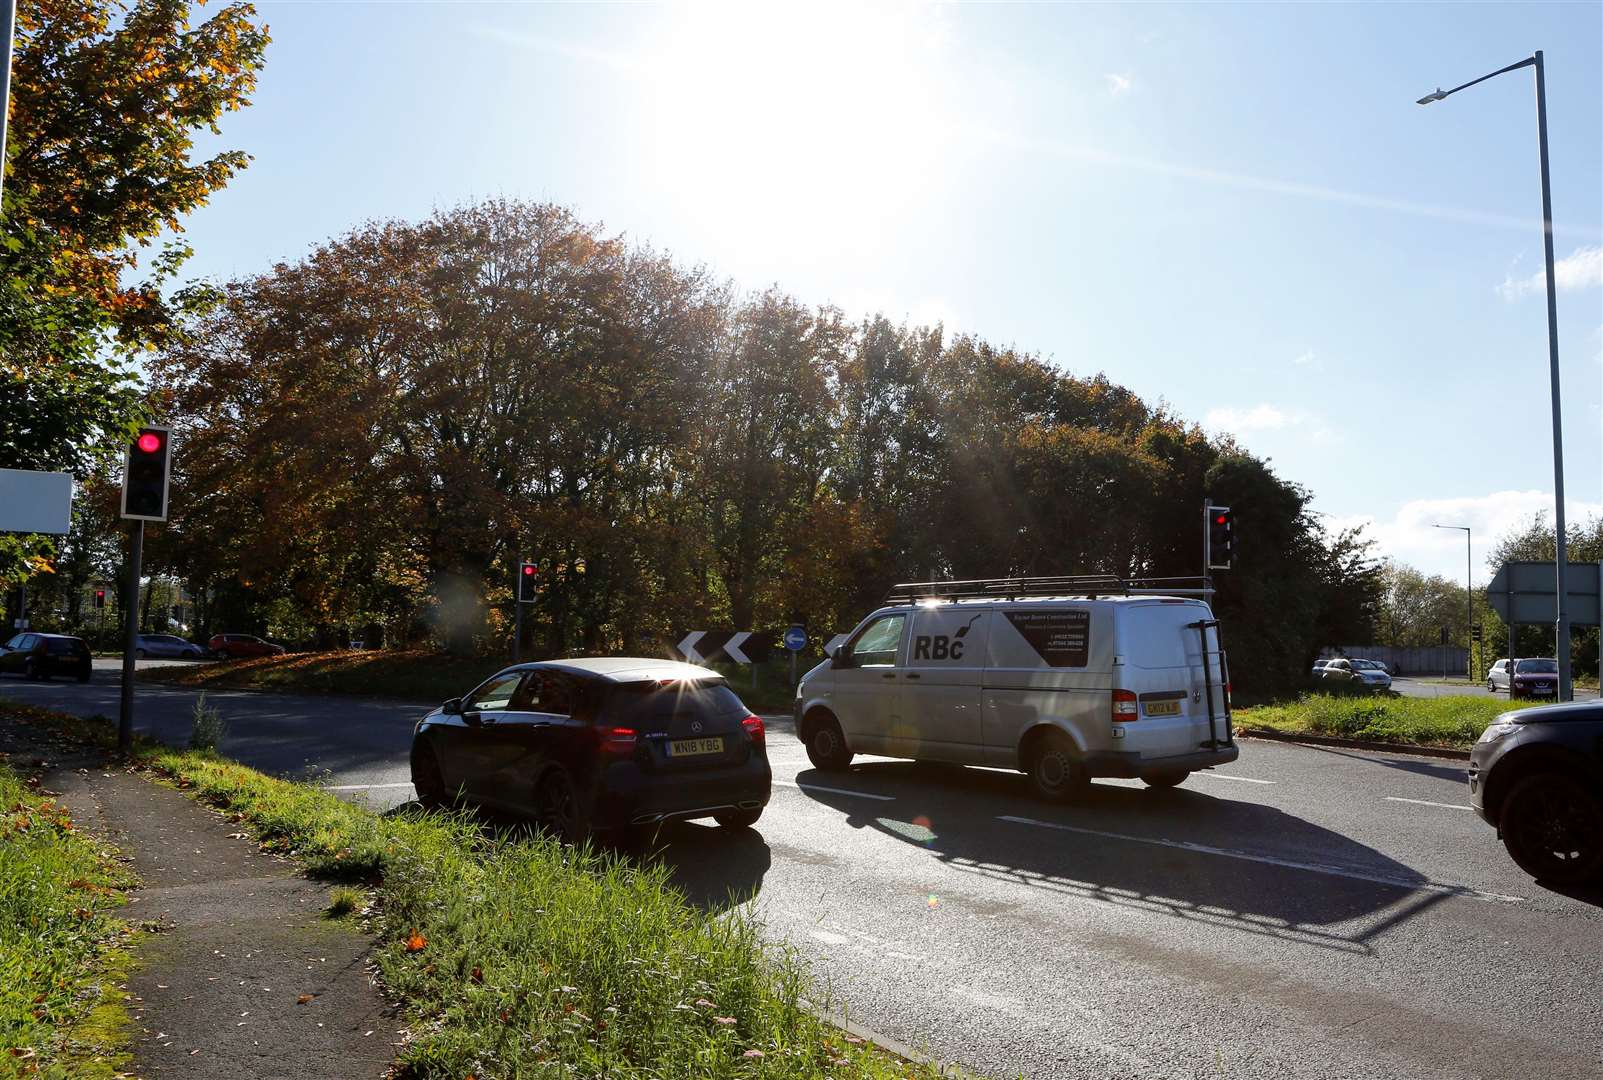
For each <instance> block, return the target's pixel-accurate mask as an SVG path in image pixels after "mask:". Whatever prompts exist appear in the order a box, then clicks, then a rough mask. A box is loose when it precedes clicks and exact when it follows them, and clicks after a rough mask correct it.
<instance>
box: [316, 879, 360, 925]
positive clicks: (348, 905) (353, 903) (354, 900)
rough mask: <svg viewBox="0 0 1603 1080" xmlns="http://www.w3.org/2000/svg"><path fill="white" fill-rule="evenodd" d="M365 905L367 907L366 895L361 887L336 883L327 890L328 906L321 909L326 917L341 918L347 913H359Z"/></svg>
mask: <svg viewBox="0 0 1603 1080" xmlns="http://www.w3.org/2000/svg"><path fill="white" fill-rule="evenodd" d="M365 907H367V896H366V894H364V893H363V892H362V890H361V889H353V888H351V887H350V886H349V885H338V886H335V887H334V888H333V889H331V890H330V891H329V894H328V907H326V908H324V909H323V916H324V918H328V919H343V918H345V917H346V916H348V915H355V914H357V913H359V912H360V911H362V909H364V908H365Z"/></svg>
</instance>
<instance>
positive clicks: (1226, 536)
mask: <svg viewBox="0 0 1603 1080" xmlns="http://www.w3.org/2000/svg"><path fill="white" fill-rule="evenodd" d="M1235 521H1236V519H1235V518H1234V516H1232V515H1231V513H1230V507H1228V506H1210V507H1208V569H1209V570H1228V569H1230V564H1231V562H1232V561H1233V560H1234V559H1235V557H1236V524H1235Z"/></svg>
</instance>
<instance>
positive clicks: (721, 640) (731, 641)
mask: <svg viewBox="0 0 1603 1080" xmlns="http://www.w3.org/2000/svg"><path fill="white" fill-rule="evenodd" d="M773 647H774V636H773V635H772V634H758V633H753V632H752V631H750V630H692V631H690V632H689V633H688V634H686V635H685V636H684V637H683V638H681V639H680V641H679V644H678V645H677V646H676V648H677V649H678V650H679V652H680V654H681V655H683V656H684V658H685V659H686V660H687V661H689V662H690V663H692V664H705V663H707V662H708V661H709V660H715V659H717V658H718V655H719V654H720V653H722V654H723V655H724V657H725V658H726V659H729V660H733V661H734V662H735V663H737V664H749V663H751V662H752V661H754V660H766V659H768V654H769V652H770V651H771V650H772V649H773Z"/></svg>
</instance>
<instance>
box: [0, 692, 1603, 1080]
mask: <svg viewBox="0 0 1603 1080" xmlns="http://www.w3.org/2000/svg"><path fill="white" fill-rule="evenodd" d="M0 693H4V694H6V695H8V696H11V697H14V698H17V699H21V700H27V701H33V702H36V703H39V704H48V705H52V706H55V707H59V708H65V709H70V710H73V711H76V712H79V713H83V714H90V713H95V712H102V713H106V714H108V715H109V714H113V713H114V711H115V705H116V686H115V685H114V684H112V683H109V682H107V683H98V682H95V683H90V684H88V685H87V686H79V685H77V684H67V683H50V684H30V683H23V682H20V681H17V682H14V681H11V680H6V681H5V682H4V683H3V684H0ZM139 694H140V701H139V723H138V725H137V726H138V727H139V728H140V729H141V730H147V731H154V732H155V733H156V734H158V735H160V736H161V737H163V738H167V739H172V740H174V741H178V740H181V738H182V737H183V735H184V733H185V732H186V731H187V723H188V721H187V711H188V708H189V706H190V704H191V703H192V701H193V697H194V694H193V692H190V691H185V690H178V689H171V688H165V687H156V686H141V687H140V691H139ZM209 698H210V699H211V700H212V701H213V702H215V703H216V704H217V705H218V706H219V707H220V708H221V709H222V710H223V714H224V716H225V717H226V718H227V719H228V720H229V722H230V725H231V728H230V733H229V736H228V738H227V739H226V740H225V741H224V743H223V747H222V749H223V750H224V752H226V753H228V754H230V755H231V756H234V757H237V758H239V759H241V760H243V761H246V762H248V763H250V764H253V765H256V766H258V767H261V768H264V769H268V770H270V771H274V772H278V773H283V774H288V775H303V776H304V775H307V773H308V771H310V772H311V773H313V774H315V776H316V778H317V779H318V781H319V782H321V783H323V784H324V785H325V786H327V787H330V788H332V789H334V790H337V791H339V792H341V793H342V794H345V795H348V796H351V797H365V798H368V799H370V800H371V801H372V802H373V803H374V804H375V805H378V806H386V805H392V804H395V803H399V802H402V801H405V800H406V799H408V798H410V796H411V788H410V785H409V784H408V783H407V779H406V766H405V755H406V748H407V745H408V740H409V737H410V729H411V726H412V721H413V720H414V719H415V718H416V717H417V716H419V715H421V714H422V712H423V711H424V710H423V708H422V707H420V706H416V705H394V704H384V703H376V702H355V701H344V700H337V699H328V698H313V697H292V696H288V695H268V694H252V693H243V692H233V693H230V692H214V693H212V694H210V695H209ZM770 730H771V735H770V740H769V746H770V757H771V759H772V761H773V765H774V775H775V788H774V796H773V801H772V803H771V804H770V806H769V809H768V811H767V813H766V814H765V815H764V816H763V819H762V821H761V822H760V823H759V825H758V828H757V830H756V831H755V832H742V833H734V834H730V833H724V832H722V831H721V830H718V829H716V828H711V827H707V826H702V825H699V824H689V825H680V826H676V827H674V828H673V829H672V830H670V831H669V833H668V837H667V838H668V840H669V843H668V845H667V847H666V848H665V850H664V851H663V853H662V855H661V856H660V857H662V858H664V859H665V860H667V861H668V862H669V863H670V865H671V866H672V869H673V872H674V875H675V879H676V880H677V881H678V882H679V883H680V885H681V886H682V887H683V888H684V889H685V890H686V892H687V893H688V894H689V895H690V896H691V897H692V898H693V899H695V900H696V901H697V902H699V903H702V904H706V905H711V906H720V905H722V904H723V903H727V902H728V897H730V896H731V895H734V896H737V897H746V896H754V897H755V900H754V903H755V905H756V907H757V909H758V911H759V912H760V914H761V916H762V918H763V919H764V920H765V922H766V925H767V927H768V931H769V933H770V935H771V936H772V937H773V938H775V939H776V940H783V941H786V942H788V943H790V944H791V945H792V946H794V947H795V948H796V949H797V950H798V952H799V954H800V955H801V956H802V957H803V958H804V959H805V960H807V961H808V962H809V963H811V964H812V966H813V967H814V969H815V972H816V975H817V978H818V980H819V982H820V983H821V984H822V985H825V986H828V987H830V988H832V990H833V991H834V992H835V993H836V994H838V995H841V996H842V997H843V998H844V999H845V1000H846V1001H848V1002H849V1003H850V1012H851V1016H852V1018H853V1019H854V1020H857V1021H858V1022H860V1023H862V1024H865V1025H867V1026H868V1027H870V1028H872V1029H875V1030H877V1031H879V1032H882V1033H883V1034H885V1035H888V1036H890V1037H892V1038H894V1039H898V1040H900V1041H902V1042H904V1043H907V1044H910V1045H913V1046H917V1047H923V1048H926V1049H927V1050H928V1051H929V1052H931V1053H932V1054H934V1055H935V1056H937V1057H939V1058H941V1059H943V1060H947V1061H955V1062H958V1063H960V1064H962V1065H965V1066H967V1067H969V1068H970V1069H973V1070H976V1071H979V1072H981V1073H984V1074H987V1075H991V1076H995V1077H1004V1076H1015V1075H1018V1074H1020V1073H1022V1074H1023V1075H1025V1076H1028V1077H1074V1078H1079V1077H1099V1078H1100V1077H1153V1078H1165V1080H1167V1078H1172V1077H1263V1078H1270V1077H1310V1078H1313V1077H1319V1078H1326V1077H1328V1078H1332V1080H1336V1078H1339V1080H1350V1078H1354V1077H1364V1078H1391V1077H1399V1078H1401V1077H1406V1078H1410V1080H1413V1078H1419V1080H1426V1078H1429V1080H1442V1078H1448V1077H1497V1078H1503V1077H1517V1076H1541V1077H1543V1078H1544V1080H1547V1078H1560V1077H1577V1078H1579V1077H1586V1078H1589V1080H1595V1078H1596V1077H1598V1076H1599V1075H1603V998H1600V995H1599V973H1600V972H1603V890H1590V891H1584V892H1583V891H1577V892H1574V893H1573V894H1562V893H1558V892H1554V891H1552V890H1550V889H1547V888H1544V887H1542V886H1540V885H1538V884H1536V883H1535V882H1533V881H1531V880H1530V879H1529V878H1527V877H1526V876H1525V875H1524V874H1522V873H1521V872H1520V871H1519V870H1518V869H1517V868H1515V867H1514V865H1513V864H1512V863H1511V862H1510V861H1509V860H1508V859H1507V858H1506V857H1505V855H1504V853H1503V851H1502V848H1501V846H1500V845H1499V844H1498V843H1497V841H1496V838H1495V835H1494V834H1493V832H1492V830H1491V829H1489V828H1487V827H1486V826H1485V825H1483V824H1482V823H1481V822H1480V820H1479V819H1478V818H1476V817H1475V815H1474V814H1473V812H1472V811H1470V810H1469V809H1467V799H1466V793H1465V790H1464V780H1463V770H1462V765H1461V763H1459V762H1456V761H1449V760H1439V759H1431V758H1419V757H1405V756H1401V755H1399V756H1387V755H1376V754H1363V753H1354V752H1349V751H1344V750H1333V749H1316V748H1309V747H1300V746H1292V745H1284V744H1279V743H1267V742H1246V741H1244V742H1243V747H1244V749H1243V754H1242V760H1241V761H1239V762H1237V763H1236V764H1234V765H1232V766H1230V767H1229V768H1228V769H1225V770H1220V771H1218V772H1216V773H1210V774H1203V775H1198V776H1194V777H1193V778H1192V779H1190V780H1188V781H1187V782H1186V784H1185V785H1184V786H1183V787H1181V788H1179V789H1176V790H1174V791H1171V792H1151V791H1146V790H1143V789H1142V788H1141V787H1140V785H1139V784H1136V783H1133V782H1119V781H1100V782H1098V783H1097V784H1096V785H1095V788H1094V793H1093V795H1092V797H1091V798H1090V799H1089V800H1088V801H1087V802H1086V803H1085V804H1084V805H1081V806H1076V807H1053V806H1048V805H1044V804H1041V803H1038V802H1035V801H1032V800H1031V799H1030V798H1029V797H1028V795H1027V793H1026V792H1025V790H1024V785H1023V781H1022V778H1021V777H1018V776H1016V775H1013V774H1009V773H1005V772H1000V771H994V770H983V769H948V768H940V767H929V766H920V765H916V764H912V763H906V762H890V761H883V760H863V761H862V762H861V763H860V764H859V765H858V766H857V767H855V768H854V769H853V770H852V771H851V772H849V773H846V774H830V775H826V774H822V773H819V772H817V771H815V770H813V769H811V768H810V766H809V765H808V763H807V759H806V756H805V754H804V753H803V751H802V749H801V747H800V746H799V745H798V744H797V743H796V742H795V740H794V738H793V737H792V736H791V735H790V734H789V733H788V725H787V724H785V723H783V722H782V721H779V720H777V719H776V721H775V722H774V724H773V726H772V727H771V729H770Z"/></svg>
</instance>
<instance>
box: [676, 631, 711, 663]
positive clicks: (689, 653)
mask: <svg viewBox="0 0 1603 1080" xmlns="http://www.w3.org/2000/svg"><path fill="white" fill-rule="evenodd" d="M706 636H707V631H705V630H692V631H690V633H688V634H686V635H685V636H684V638H683V639H681V640H680V642H679V644H678V646H676V647H677V648H678V650H679V652H680V653H681V654H683V656H684V658H685V659H686V660H687V661H689V662H690V663H692V664H702V663H705V662H706V660H707V658H706V657H704V656H702V655H701V653H700V652H698V651H697V650H696V643H697V642H698V641H700V640H701V639H702V638H704V637H706Z"/></svg>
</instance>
